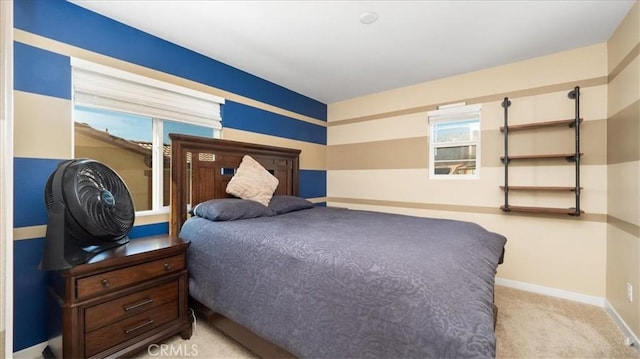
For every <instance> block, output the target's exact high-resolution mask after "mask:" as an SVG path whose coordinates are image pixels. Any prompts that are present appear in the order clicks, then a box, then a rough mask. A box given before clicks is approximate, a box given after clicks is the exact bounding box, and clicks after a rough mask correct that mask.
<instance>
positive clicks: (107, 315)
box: [84, 280, 179, 332]
mask: <svg viewBox="0 0 640 359" xmlns="http://www.w3.org/2000/svg"><path fill="white" fill-rule="evenodd" d="M178 285H179V283H178V281H177V280H175V281H173V282H169V283H166V284H163V285H159V286H157V287H153V288H150V289H148V290H145V291H143V292H138V293H133V294H129V295H127V296H124V297H121V298H118V299H114V300H112V301H110V302H106V303H102V304H99V305H95V306H93V307H90V308H87V309H86V310H85V312H84V313H85V314H84V315H85V318H84V321H85V331H86V332H90V331H93V330H95V329H98V328H101V327H103V326H105V325H108V324H110V323H114V322H117V321H119V320H122V319H125V318H127V317H129V316H132V315H135V314H137V313H140V312H143V311H146V310H148V309H152V308H157V307H159V306H161V305H163V304H165V303H168V302H172V301H175V300H177V299H178V293H179V291H178Z"/></svg>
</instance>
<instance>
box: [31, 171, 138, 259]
mask: <svg viewBox="0 0 640 359" xmlns="http://www.w3.org/2000/svg"><path fill="white" fill-rule="evenodd" d="M44 200H45V205H46V207H47V234H46V238H45V249H44V253H43V256H42V261H41V262H40V269H41V270H61V269H67V268H71V267H73V266H74V265H77V264H81V263H84V262H86V261H88V260H89V259H90V258H91V257H93V256H94V255H96V254H97V253H99V252H101V251H104V250H107V249H110V248H114V247H117V246H120V245H122V244H125V243H127V242H128V241H129V238H128V237H127V235H128V233H129V231H130V230H131V227H133V222H134V220H135V209H134V207H133V201H132V199H131V194H130V193H129V189H128V188H127V186H126V184H125V183H124V181H123V180H122V178H121V177H120V176H119V175H118V174H117V173H116V172H115V171H113V170H112V169H111V168H109V167H108V166H107V165H105V164H103V163H101V162H98V161H95V160H92V159H86V158H84V159H74V160H68V161H64V162H62V163H60V164H59V165H58V167H57V168H56V170H55V171H54V172H53V173H52V174H51V175H50V176H49V179H48V180H47V184H46V185H45V189H44Z"/></svg>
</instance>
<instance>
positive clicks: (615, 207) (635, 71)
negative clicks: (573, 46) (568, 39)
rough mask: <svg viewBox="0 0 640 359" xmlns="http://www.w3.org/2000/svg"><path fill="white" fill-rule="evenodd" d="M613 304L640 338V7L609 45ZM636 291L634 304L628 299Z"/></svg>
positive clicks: (610, 290) (609, 296)
mask: <svg viewBox="0 0 640 359" xmlns="http://www.w3.org/2000/svg"><path fill="white" fill-rule="evenodd" d="M607 45H608V72H609V92H608V121H607V164H608V166H607V169H608V173H607V175H608V186H607V206H608V226H607V292H606V297H607V301H608V302H609V303H610V305H611V306H612V307H613V309H614V310H615V311H616V312H617V313H618V315H620V317H622V319H623V320H624V321H625V323H626V324H627V325H628V326H629V327H630V329H631V330H632V331H633V332H634V333H635V335H636V337H639V336H640V290H639V289H640V89H639V86H640V57H639V56H638V55H639V52H640V51H639V48H640V3H636V4H635V6H634V7H633V8H632V9H631V11H630V12H629V14H628V15H627V16H626V18H625V19H624V21H623V22H622V24H621V25H620V26H619V27H618V29H617V30H616V32H615V33H614V34H613V36H612V37H611V38H610V39H609V41H608V43H607ZM627 283H630V284H631V285H633V300H634V301H633V302H630V301H629V300H628V299H627V296H626V292H627V288H626V285H627Z"/></svg>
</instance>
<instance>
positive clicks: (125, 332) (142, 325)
mask: <svg viewBox="0 0 640 359" xmlns="http://www.w3.org/2000/svg"><path fill="white" fill-rule="evenodd" d="M151 324H153V319H147V321H146V322H144V323H141V324H138V325H136V326H135V327H133V328H129V329H125V330H124V334H129V333H131V332H135V331H136V330H139V329H142V328H144V327H146V326H147V325H151Z"/></svg>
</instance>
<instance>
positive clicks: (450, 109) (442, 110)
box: [427, 103, 482, 180]
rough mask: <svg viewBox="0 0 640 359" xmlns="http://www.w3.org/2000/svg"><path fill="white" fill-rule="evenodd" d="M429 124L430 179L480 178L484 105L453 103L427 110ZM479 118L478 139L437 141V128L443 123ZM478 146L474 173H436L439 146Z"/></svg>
mask: <svg viewBox="0 0 640 359" xmlns="http://www.w3.org/2000/svg"><path fill="white" fill-rule="evenodd" d="M427 119H428V126H429V178H430V179H437V180H440V179H479V178H480V169H481V161H480V160H481V157H482V156H481V154H482V151H481V142H482V141H481V140H482V131H481V128H482V127H481V126H482V105H481V104H474V105H466V104H464V103H462V104H453V105H447V106H440V107H439V108H438V109H437V110H433V111H429V112H427ZM474 119H475V120H477V124H478V135H477V138H476V139H472V140H466V141H453V142H442V143H437V142H436V141H435V139H436V128H437V125H438V124H441V123H454V122H461V121H469V120H474ZM469 145H475V146H476V158H475V171H474V172H475V173H473V174H466V173H465V174H449V173H447V174H437V173H436V166H435V164H436V160H435V157H436V153H437V149H438V148H446V147H458V146H469Z"/></svg>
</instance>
